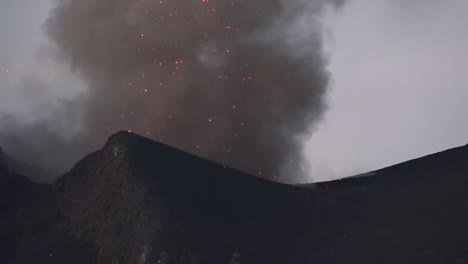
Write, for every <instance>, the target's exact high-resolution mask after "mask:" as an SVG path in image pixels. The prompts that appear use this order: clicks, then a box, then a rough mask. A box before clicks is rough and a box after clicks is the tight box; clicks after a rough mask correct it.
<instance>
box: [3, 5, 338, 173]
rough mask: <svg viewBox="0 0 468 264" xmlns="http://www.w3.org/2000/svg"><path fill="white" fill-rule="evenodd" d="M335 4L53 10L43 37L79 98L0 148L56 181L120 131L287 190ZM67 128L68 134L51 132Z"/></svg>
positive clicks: (298, 167) (312, 109) (320, 99)
mask: <svg viewBox="0 0 468 264" xmlns="http://www.w3.org/2000/svg"><path fill="white" fill-rule="evenodd" d="M343 1H344V0H289V1H287V0H285V1H282V0H231V1H222V0H190V1H188V0H162V1H159V0H157V1H156V0H151V1H148V0H146V1H145V0H139V1H136V0H135V1H129V0H100V1H96V0H58V1H57V2H56V7H55V9H54V10H53V12H52V13H51V16H50V18H49V19H48V21H47V23H46V31H47V34H48V36H49V37H50V39H51V40H53V42H54V43H55V44H56V45H57V47H58V53H59V59H60V61H61V62H63V63H67V64H68V65H70V66H71V69H72V70H73V72H74V73H75V74H77V75H79V76H80V77H81V78H82V79H83V80H84V81H85V83H86V85H87V87H88V91H87V96H86V99H83V98H80V99H79V100H78V101H77V102H64V103H63V104H61V105H60V107H59V109H57V111H54V114H52V115H51V116H50V117H49V118H48V119H47V121H45V122H43V123H40V124H35V125H34V126H35V127H33V128H32V129H26V130H24V128H23V127H17V128H15V129H12V130H10V131H15V133H10V134H9V135H4V136H1V139H2V140H4V139H5V138H8V142H16V143H15V145H16V146H18V147H17V149H18V151H17V153H16V155H17V156H20V157H22V158H27V159H28V160H34V161H36V162H38V163H42V164H45V166H46V168H48V169H51V168H55V169H59V170H63V169H65V168H68V167H69V166H71V164H73V163H74V162H76V161H77V159H78V158H80V157H81V156H82V155H83V154H85V153H86V152H89V151H91V150H93V149H95V148H97V147H99V146H100V145H102V144H103V141H104V140H105V138H106V137H108V136H109V135H110V134H112V133H114V132H116V131H117V130H122V129H123V130H130V131H132V132H136V133H138V134H142V135H146V136H148V137H150V138H153V139H156V140H158V141H161V142H164V143H167V144H169V145H172V146H174V147H177V148H180V149H183V150H185V151H188V152H191V153H194V154H196V155H199V156H202V157H205V158H207V159H210V160H213V161H216V162H219V163H222V164H225V165H227V166H231V167H234V168H238V169H240V170H243V171H246V172H249V173H253V174H256V175H260V176H261V177H265V178H269V179H275V180H279V181H288V182H291V181H294V180H297V179H298V178H299V177H300V176H301V174H302V162H301V154H302V140H301V139H302V137H303V136H305V135H307V134H309V133H310V132H311V129H313V127H314V124H315V123H316V122H317V121H318V120H320V118H321V116H322V113H323V111H324V109H325V103H324V95H325V93H326V91H327V87H328V85H329V80H330V74H329V72H328V71H327V69H326V66H327V61H326V56H325V55H324V52H323V49H322V26H321V24H320V16H321V14H323V12H324V11H325V10H326V8H328V7H331V8H337V7H339V6H341V5H342V4H343ZM83 100H84V102H83ZM83 109H84V116H83V118H80V119H79V118H77V117H76V113H81V112H82V111H83ZM76 122H80V124H79V125H80V130H79V132H78V133H74V134H73V135H67V136H64V135H63V133H64V132H63V129H55V128H56V127H57V125H56V124H57V123H60V128H63V127H66V124H73V125H76ZM11 123H12V125H11V126H10V127H15V124H14V120H13V121H11ZM16 131H21V133H17V132H16ZM24 131H27V132H24ZM18 138H19V139H18ZM4 141H5V140H4ZM32 146H33V147H32ZM25 153H27V154H25ZM52 153H53V154H52ZM47 155H49V156H47ZM286 172H287V173H286ZM293 175H294V176H293Z"/></svg>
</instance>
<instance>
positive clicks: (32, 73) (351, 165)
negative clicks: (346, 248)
mask: <svg viewBox="0 0 468 264" xmlns="http://www.w3.org/2000/svg"><path fill="white" fill-rule="evenodd" d="M50 7H51V4H50V1H47V0H1V3H0V34H1V36H2V37H1V38H0V114H4V113H8V114H10V115H14V116H16V117H17V118H18V119H19V120H21V121H22V122H24V123H28V122H32V120H34V119H36V118H42V117H41V116H39V117H38V116H37V113H43V112H42V111H39V109H42V108H44V107H47V106H50V105H51V104H54V103H57V102H58V101H59V100H61V99H63V98H72V97H73V96H76V95H77V94H80V93H81V92H82V91H83V85H82V84H80V83H79V82H78V81H77V78H74V77H72V75H70V74H69V73H68V72H67V71H66V69H63V68H62V67H60V66H58V65H56V64H55V63H54V62H53V61H51V60H47V56H48V55H47V53H45V51H44V50H45V47H46V46H47V45H46V44H47V41H46V40H45V38H44V37H43V36H42V32H41V24H42V22H43V21H44V19H45V18H46V17H47V13H48V10H49V9H50ZM466 10H468V2H467V1H465V0H429V1H422V0H353V1H349V2H348V4H347V5H346V6H345V7H344V8H343V9H342V10H341V11H340V12H339V13H338V14H334V15H329V16H327V18H326V19H325V21H324V23H325V24H326V25H327V27H328V34H327V37H326V39H327V43H326V46H327V50H328V51H329V54H330V71H331V72H332V73H333V87H332V90H331V93H330V94H329V95H328V97H329V110H328V112H327V113H326V115H325V118H324V120H323V121H322V123H321V124H320V125H319V126H318V129H317V130H316V131H315V133H314V134H313V135H312V136H311V139H310V141H309V142H308V144H307V157H308V159H309V160H310V162H311V164H312V166H311V167H312V169H311V172H310V175H311V179H313V180H327V179H331V178H339V177H343V176H347V175H351V174H356V173H361V172H366V171H369V170H373V169H378V168H381V167H385V166H388V165H391V164H395V163H398V162H401V161H405V160H408V159H411V158H416V157H419V156H423V155H425V154H429V153H432V152H436V151H440V150H444V149H447V148H451V147H455V146H460V145H464V144H466V143H468V122H466V120H467V119H468V118H467V116H468V104H467V101H468V67H467V66H468V63H467V62H468V49H467V47H468V34H466V33H465V32H466V26H467V25H468V16H466ZM38 53H42V55H43V57H45V58H42V59H41V60H38V59H35V58H36V56H37V54H38ZM7 71H8V72H7ZM0 129H8V127H3V126H2V124H0Z"/></svg>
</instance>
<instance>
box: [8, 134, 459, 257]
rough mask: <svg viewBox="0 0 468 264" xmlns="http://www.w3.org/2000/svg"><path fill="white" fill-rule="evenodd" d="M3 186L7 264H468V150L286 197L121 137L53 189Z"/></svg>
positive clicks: (285, 191)
mask: <svg viewBox="0 0 468 264" xmlns="http://www.w3.org/2000/svg"><path fill="white" fill-rule="evenodd" d="M5 175H6V176H5ZM4 178H5V179H9V180H7V181H4ZM0 179H2V183H1V185H0V188H3V189H1V190H0V191H1V194H3V195H1V196H0V203H1V207H0V208H1V210H2V211H1V212H2V215H0V221H1V222H0V223H2V225H1V226H0V232H5V231H10V230H17V231H15V232H16V233H14V234H13V233H8V236H3V235H2V236H0V245H1V246H0V248H1V249H2V250H0V255H1V256H2V259H3V260H5V261H3V262H7V261H6V260H7V259H8V262H7V263H100V264H101V263H158V261H159V263H166V264H167V263H208V264H210V263H216V264H219V263H226V264H228V263H253V264H254V263H270V264H271V263H297V264H300V263H307V264H309V263H322V264H323V263H359V264H361V263H424V264H427V263H468V228H467V227H466V223H467V222H468V210H467V209H468V192H466V190H465V189H466V188H467V187H468V146H465V147H460V148H456V149H452V150H448V151H445V152H442V153H438V154H434V155H431V156H427V157H424V158H421V159H417V160H413V161H409V162H406V163H402V164H399V165H396V166H393V167H389V168H386V169H383V170H380V171H376V172H375V173H374V175H373V176H371V177H359V178H349V179H345V180H342V181H333V182H327V183H320V184H315V185H304V186H289V185H283V184H278V183H272V182H268V181H265V180H262V179H259V178H256V177H253V176H250V175H246V174H243V173H241V172H239V171H236V170H232V169H229V168H225V167H223V166H221V165H217V164H214V163H211V162H209V161H206V160H203V159H200V158H197V157H194V156H192V155H189V154H187V153H184V152H182V151H179V150H176V149H173V148H171V147H169V146H167V145H163V144H160V143H157V142H154V141H150V140H148V139H145V138H143V137H140V136H137V135H135V134H128V133H125V132H120V133H117V134H115V135H114V136H112V137H111V138H110V139H109V140H108V142H107V143H106V145H105V146H104V147H103V149H102V150H100V151H97V152H95V153H92V154H90V155H89V156H87V157H86V158H84V159H83V160H82V161H80V162H79V163H78V164H77V165H76V166H75V167H74V168H73V169H72V170H71V171H70V172H69V173H67V174H65V175H64V176H63V177H61V178H59V179H58V180H57V181H56V182H55V183H54V184H53V185H40V184H35V183H32V182H30V181H28V180H27V179H25V178H24V177H21V176H18V175H13V174H11V173H9V172H8V171H7V170H6V169H3V171H2V170H0ZM15 188H16V189H15ZM4 190H14V191H10V192H9V193H6V192H5V193H4V192H3V191H4ZM33 190H36V191H33ZM19 193H21V195H19ZM12 197H13V198H12ZM15 197H16V198H15ZM18 197H22V198H21V199H20V198H18ZM4 208H9V209H8V210H3V209H4ZM12 212H13V213H12ZM18 214H20V215H28V216H27V217H26V218H24V217H23V219H28V220H27V221H26V222H27V225H26V226H23V225H21V224H17V223H20V221H17V220H16V219H19V218H15V217H16V215H18ZM5 219H6V220H5ZM39 227H40V228H39ZM0 234H3V233H0ZM18 234H20V235H18ZM15 239H16V240H15ZM12 240H15V241H18V242H15V243H12ZM4 248H7V249H8V250H6V251H5V250H3V249H4ZM50 254H52V256H50ZM233 256H234V257H233ZM0 262H2V261H0Z"/></svg>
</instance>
